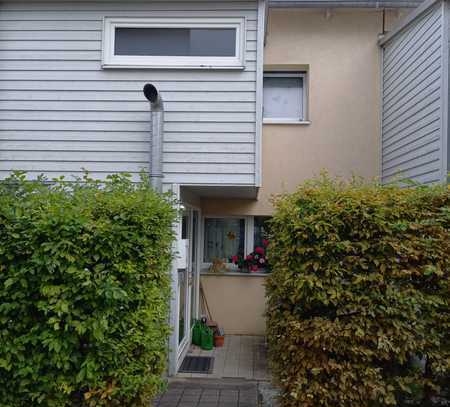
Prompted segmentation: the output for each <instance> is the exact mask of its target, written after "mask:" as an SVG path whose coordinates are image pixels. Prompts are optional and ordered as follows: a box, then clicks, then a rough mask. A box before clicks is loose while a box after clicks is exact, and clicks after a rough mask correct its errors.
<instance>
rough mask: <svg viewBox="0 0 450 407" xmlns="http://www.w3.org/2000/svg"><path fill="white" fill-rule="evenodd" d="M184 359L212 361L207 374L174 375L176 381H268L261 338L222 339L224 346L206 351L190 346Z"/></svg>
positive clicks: (265, 358)
mask: <svg viewBox="0 0 450 407" xmlns="http://www.w3.org/2000/svg"><path fill="white" fill-rule="evenodd" d="M188 355H191V356H212V357H214V368H213V371H212V373H211V374H199V373H178V375H177V377H179V378H209V379H220V378H237V377H239V378H243V379H247V380H255V381H262V380H270V375H269V373H268V369H267V351H266V346H265V339H264V337H263V336H242V335H226V336H225V343H224V346H223V347H221V348H214V349H213V350H210V351H207V350H202V349H200V348H199V347H198V346H194V345H192V346H191V348H190V349H189V352H188Z"/></svg>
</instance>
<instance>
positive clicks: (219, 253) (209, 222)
mask: <svg viewBox="0 0 450 407" xmlns="http://www.w3.org/2000/svg"><path fill="white" fill-rule="evenodd" d="M245 226H246V225H245V219H244V218H206V219H205V233H204V262H205V263H212V262H213V261H214V260H216V259H220V260H223V261H225V262H226V260H227V259H229V258H231V257H232V256H239V255H240V256H243V255H244V252H245Z"/></svg>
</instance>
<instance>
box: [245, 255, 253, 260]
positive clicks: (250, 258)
mask: <svg viewBox="0 0 450 407" xmlns="http://www.w3.org/2000/svg"><path fill="white" fill-rule="evenodd" d="M245 260H247V261H252V260H253V256H252V255H251V254H249V255H248V256H247V257H246V258H245Z"/></svg>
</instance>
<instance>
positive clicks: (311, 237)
mask: <svg viewBox="0 0 450 407" xmlns="http://www.w3.org/2000/svg"><path fill="white" fill-rule="evenodd" d="M449 203H450V194H449V190H448V189H447V188H446V187H445V188H444V187H433V188H431V187H430V188H427V187H416V188H410V189H400V188H398V187H381V186H379V185H363V184H361V183H358V182H351V183H344V182H340V181H335V180H330V179H327V178H326V177H323V178H321V179H319V180H316V181H311V182H308V183H306V184H305V185H303V186H301V187H299V189H298V190H297V191H296V192H295V193H293V194H291V195H285V196H281V197H279V198H278V199H275V208H276V213H275V216H274V218H273V220H272V222H271V223H272V224H271V233H272V236H271V240H270V246H269V249H270V250H269V258H270V262H271V264H272V265H273V270H274V272H273V274H272V275H271V277H270V278H269V279H268V282H267V293H268V322H267V324H268V327H267V329H268V341H269V355H270V360H271V365H272V368H273V371H274V373H275V376H276V378H277V380H278V382H279V384H280V386H281V389H282V400H283V402H282V405H283V406H285V407H286V406H289V407H294V406H296V407H297V406H305V407H306V406H308V407H313V406H327V407H344V406H348V407H350V406H351V407H365V406H370V407H374V406H388V405H411V404H412V405H417V406H422V407H423V406H427V405H433V403H435V402H436V403H437V402H438V401H439V400H441V399H442V398H444V399H447V400H449V399H448V393H446V392H447V391H448V386H449V384H450V374H449V373H450V338H449V335H450V295H449V294H450V281H449V265H450V234H449V226H450V208H449ZM445 394H447V396H445Z"/></svg>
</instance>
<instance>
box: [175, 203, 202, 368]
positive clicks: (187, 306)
mask: <svg viewBox="0 0 450 407" xmlns="http://www.w3.org/2000/svg"><path fill="white" fill-rule="evenodd" d="M198 222H199V214H198V211H197V210H196V209H193V208H186V209H185V211H184V212H183V217H182V224H181V239H183V240H184V241H185V242H186V257H187V258H186V268H184V269H179V270H178V293H177V294H178V359H179V361H180V362H181V358H182V357H183V356H184V354H185V352H186V351H187V349H188V347H189V345H190V343H191V336H192V335H191V328H192V319H193V318H195V316H196V313H197V311H196V289H195V287H196V284H195V282H196V270H197V248H198V228H199V224H198Z"/></svg>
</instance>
